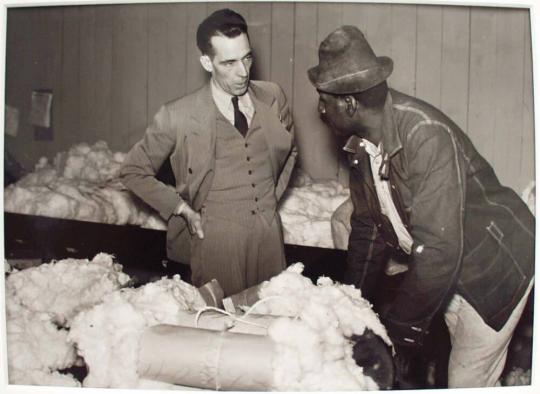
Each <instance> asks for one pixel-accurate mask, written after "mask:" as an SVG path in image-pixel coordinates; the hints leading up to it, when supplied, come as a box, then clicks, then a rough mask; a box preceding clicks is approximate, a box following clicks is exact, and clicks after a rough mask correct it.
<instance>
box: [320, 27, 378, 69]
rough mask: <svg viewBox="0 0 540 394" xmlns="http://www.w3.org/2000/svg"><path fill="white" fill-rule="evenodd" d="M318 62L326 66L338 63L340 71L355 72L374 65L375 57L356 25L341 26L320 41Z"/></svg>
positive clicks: (375, 63) (375, 62) (375, 64)
mask: <svg viewBox="0 0 540 394" xmlns="http://www.w3.org/2000/svg"><path fill="white" fill-rule="evenodd" d="M319 63H320V64H321V65H322V64H324V65H326V66H331V65H333V64H339V65H340V67H339V68H341V70H339V71H341V72H344V71H351V72H356V71H359V70H362V69H368V68H371V67H376V66H377V57H376V56H375V53H374V52H373V49H372V48H371V46H370V45H369V43H368V42H367V40H366V38H365V37H364V34H363V33H362V32H361V31H360V30H359V29H358V28H357V27H355V26H342V27H340V28H339V29H337V30H335V31H333V32H332V33H330V34H329V35H328V37H326V39H325V40H324V41H323V42H322V43H321V46H320V47H319Z"/></svg>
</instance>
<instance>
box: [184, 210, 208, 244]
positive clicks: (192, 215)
mask: <svg viewBox="0 0 540 394" xmlns="http://www.w3.org/2000/svg"><path fill="white" fill-rule="evenodd" d="M180 215H181V216H183V218H184V219H186V222H187V224H188V229H189V232H190V233H191V234H192V235H193V234H197V236H198V237H199V239H203V238H204V232H203V229H202V221H201V214H200V213H199V212H195V211H194V210H193V209H191V207H190V206H189V205H187V204H186V205H184V206H183V207H182V211H181V212H180Z"/></svg>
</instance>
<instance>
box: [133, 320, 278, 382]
mask: <svg viewBox="0 0 540 394" xmlns="http://www.w3.org/2000/svg"><path fill="white" fill-rule="evenodd" d="M273 353H274V344H273V342H272V340H271V339H270V338H269V337H268V336H266V335H252V334H240V333H231V332H227V331H212V330H206V329H200V328H190V327H181V326H172V325H157V326H153V327H150V328H148V329H147V330H145V331H144V333H143V334H142V335H141V339H140V348H139V362H138V374H139V376H140V377H141V378H145V379H151V380H158V381H162V382H167V383H172V384H178V385H182V386H191V387H200V388H206V389H212V390H220V389H225V390H246V391H264V390H269V389H270V388H271V387H272V377H273V373H272V355H273Z"/></svg>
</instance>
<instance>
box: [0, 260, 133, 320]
mask: <svg viewBox="0 0 540 394" xmlns="http://www.w3.org/2000/svg"><path fill="white" fill-rule="evenodd" d="M128 280H129V276H128V275H126V274H125V273H123V272H122V266H121V265H120V264H116V263H114V261H113V258H112V256H111V255H108V254H105V253H99V254H97V255H96V256H95V257H94V258H93V259H92V261H89V260H78V259H65V260H60V261H58V262H51V263H48V264H42V265H39V266H37V267H32V268H28V269H25V270H23V271H18V272H14V273H12V274H10V275H9V277H8V278H7V279H6V300H7V310H8V313H9V312H10V308H11V307H13V304H20V305H22V306H24V307H25V308H26V309H28V310H29V311H32V312H46V313H50V314H51V315H52V316H53V317H52V320H53V321H54V322H55V323H56V324H58V325H61V326H69V323H70V320H71V319H72V318H73V317H74V316H75V315H76V314H77V313H78V312H80V311H81V310H82V309H84V308H87V307H90V306H93V305H95V304H96V303H98V302H100V301H101V299H102V298H103V297H104V296H105V295H106V294H108V293H110V292H112V291H114V290H116V289H118V288H120V287H121V286H123V285H125V284H126V283H127V282H128Z"/></svg>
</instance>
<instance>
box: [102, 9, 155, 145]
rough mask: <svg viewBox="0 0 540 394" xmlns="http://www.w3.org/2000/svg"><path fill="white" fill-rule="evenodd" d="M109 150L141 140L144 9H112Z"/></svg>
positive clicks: (145, 62)
mask: <svg viewBox="0 0 540 394" xmlns="http://www.w3.org/2000/svg"><path fill="white" fill-rule="evenodd" d="M112 12H113V14H114V25H113V57H112V58H113V79H112V85H113V86H112V88H113V92H112V106H113V109H114V111H113V113H112V130H111V133H110V147H111V149H114V150H125V149H126V144H127V146H129V147H131V146H132V145H133V144H134V143H135V142H137V140H139V139H140V138H141V137H142V134H143V132H144V129H145V128H146V119H147V113H146V112H147V108H148V98H147V78H148V34H147V6H146V5H142V4H138V5H129V6H114V7H113V10H112Z"/></svg>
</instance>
